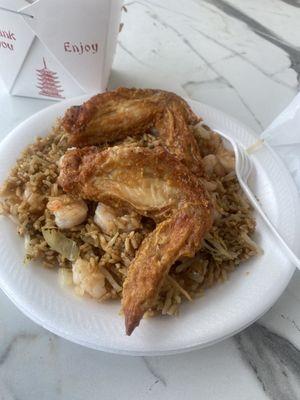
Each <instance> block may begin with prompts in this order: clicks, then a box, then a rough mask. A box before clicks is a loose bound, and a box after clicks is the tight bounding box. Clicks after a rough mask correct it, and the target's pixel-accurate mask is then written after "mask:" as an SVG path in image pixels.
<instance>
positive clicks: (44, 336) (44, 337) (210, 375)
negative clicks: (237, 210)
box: [0, 0, 300, 400]
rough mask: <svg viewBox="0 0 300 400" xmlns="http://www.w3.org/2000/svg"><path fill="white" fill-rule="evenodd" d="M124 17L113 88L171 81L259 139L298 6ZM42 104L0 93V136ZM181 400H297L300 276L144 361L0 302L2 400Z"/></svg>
mask: <svg viewBox="0 0 300 400" xmlns="http://www.w3.org/2000/svg"><path fill="white" fill-rule="evenodd" d="M127 9H128V12H127V13H126V14H124V15H123V22H124V23H125V25H124V29H123V31H122V33H121V34H120V37H119V46H118V49H117V54H116V58H115V62H114V68H113V72H112V76H111V80H110V86H111V87H115V86H117V85H126V86H163V85H165V86H166V85H169V88H170V89H171V87H170V81H171V82H174V88H175V89H176V90H177V91H183V93H184V91H186V93H187V94H188V95H189V96H191V97H192V98H195V99H198V100H201V101H203V102H206V103H208V104H211V105H213V106H216V107H218V108H220V109H222V110H224V111H226V112H228V113H230V114H232V115H234V116H236V117H237V118H238V119H240V120H241V121H243V122H245V123H246V124H248V125H249V126H251V127H252V128H254V129H255V130H256V131H257V132H259V131H261V130H262V129H263V128H264V127H266V126H267V125H268V124H269V122H271V121H272V119H273V118H274V117H275V116H276V115H277V114H278V113H279V112H280V111H281V110H282V109H283V108H284V107H285V106H286V105H287V104H288V103H289V102H290V100H291V99H292V98H293V96H294V95H295V93H296V92H297V89H298V85H299V81H300V47H299V44H300V29H299V21H300V2H299V0H263V1H262V0H251V1H250V0H227V1H224V0H210V1H209V0H194V1H192V0H186V1H180V0H160V1H159V0H141V1H130V2H129V3H128V5H127ZM166 82H167V83H166ZM175 89H174V90H175ZM49 104H50V102H48V101H38V100H33V99H26V98H16V97H15V98H12V97H10V96H9V95H8V94H7V93H5V91H4V89H3V88H2V87H1V86H0V139H1V138H3V137H4V136H5V135H6V134H7V133H8V132H9V131H10V130H11V129H12V128H13V127H14V126H16V125H17V124H18V123H19V122H21V121H22V120H24V119H25V118H26V117H27V116H30V115H31V114H33V113H34V112H36V111H37V110H39V109H41V108H44V107H46V106H47V105H49ZM0 162H1V160H0ZM1 234H2V233H1ZM183 398H184V399H200V398H201V399H208V400H219V399H220V400H221V399H222V400H226V399H228V400H229V399H230V400H235V399H236V400H246V399H247V400H248V399H249V400H253V399H255V400H264V399H276V400H293V399H299V398H300V273H298V272H297V273H295V275H294V277H293V279H292V281H291V283H290V285H289V287H288V288H287V290H286V291H285V293H284V294H283V295H282V297H281V298H280V299H279V300H278V302H277V303H276V304H275V305H274V306H273V308H272V309H271V310H270V311H269V312H268V313H267V314H266V315H265V316H264V317H263V318H261V319H260V320H259V321H258V322H257V323H255V324H254V325H252V326H251V327H250V328H248V329H246V330H245V331H244V332H242V333H240V334H239V335H237V336H235V337H234V338H231V339H228V340H226V341H224V342H222V343H219V344H217V345H214V346H213V347H210V348H207V349H203V350H199V351H194V352H192V353H188V354H181V355H177V356H167V357H153V358H149V357H141V358H134V357H125V356H116V355H110V354H105V353H101V352H97V351H93V350H89V349H85V348H83V347H80V346H78V345H75V344H72V343H69V342H67V341H65V340H63V339H60V338H59V337H57V336H55V335H52V334H51V333H49V332H47V331H45V330H44V329H42V328H40V327H39V326H37V325H35V324H34V323H32V322H31V321H30V320H28V319H27V318H26V317H25V316H23V315H22V314H21V312H20V311H18V310H17V309H16V308H15V306H14V305H13V304H12V303H11V302H10V301H9V300H8V299H7V298H6V297H5V296H4V294H2V293H0V400H36V399H38V400H62V399H64V400H68V399H72V400H79V399H80V400H81V399H88V400H93V399H102V400H106V399H109V400H110V399H158V400H159V399H164V400H167V399H172V400H175V399H183Z"/></svg>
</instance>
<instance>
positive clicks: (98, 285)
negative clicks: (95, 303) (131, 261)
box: [72, 258, 106, 300]
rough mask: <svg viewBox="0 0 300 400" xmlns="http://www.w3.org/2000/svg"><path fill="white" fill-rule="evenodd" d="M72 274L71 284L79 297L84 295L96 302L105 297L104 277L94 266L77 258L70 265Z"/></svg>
mask: <svg viewBox="0 0 300 400" xmlns="http://www.w3.org/2000/svg"><path fill="white" fill-rule="evenodd" d="M72 272H73V283H74V285H75V286H76V287H77V292H78V293H79V294H80V295H84V294H85V293H86V294H88V295H89V296H91V297H93V298H94V299H98V300H99V299H101V297H103V296H104V295H105V293H106V288H105V277H104V275H103V274H102V273H101V272H100V270H99V269H98V268H97V266H96V265H92V264H91V263H90V262H89V261H86V260H83V259H82V258H77V260H76V262H75V263H74V264H73V265H72Z"/></svg>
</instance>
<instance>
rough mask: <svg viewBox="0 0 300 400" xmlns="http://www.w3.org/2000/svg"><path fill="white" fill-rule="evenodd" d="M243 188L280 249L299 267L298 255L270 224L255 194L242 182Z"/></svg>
mask: <svg viewBox="0 0 300 400" xmlns="http://www.w3.org/2000/svg"><path fill="white" fill-rule="evenodd" d="M242 186H243V189H244V191H245V194H246V195H247V197H248V199H249V200H250V202H251V204H252V205H253V207H254V208H255V209H256V211H257V212H258V213H259V214H260V216H261V217H262V218H263V220H264V221H265V223H266V224H267V225H268V227H269V229H270V230H271V231H272V233H273V235H274V236H275V237H276V239H277V240H278V242H279V243H280V244H281V247H282V249H283V250H284V252H285V254H286V255H287V256H288V258H289V260H290V261H291V262H292V263H293V264H294V265H295V266H296V267H297V268H298V269H300V259H299V257H297V256H296V254H295V253H294V252H293V250H292V249H291V248H290V247H289V246H288V245H287V244H286V242H285V240H284V239H283V238H282V236H281V235H280V233H279V232H278V231H277V229H276V228H275V226H274V225H273V224H272V222H271V221H270V220H269V218H268V217H267V215H266V214H265V212H264V211H263V209H262V208H261V206H260V204H259V203H258V201H257V200H256V198H255V196H254V195H253V193H252V192H251V190H250V189H249V188H248V186H247V185H245V184H244V182H243V184H242Z"/></svg>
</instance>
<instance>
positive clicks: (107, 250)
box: [0, 122, 260, 315]
mask: <svg viewBox="0 0 300 400" xmlns="http://www.w3.org/2000/svg"><path fill="white" fill-rule="evenodd" d="M194 133H195V136H196V139H197V141H198V143H199V146H200V149H201V153H202V156H203V157H204V158H206V159H207V160H208V159H209V157H207V156H211V155H215V153H216V150H217V148H220V141H221V139H220V137H219V136H218V135H217V134H215V133H213V132H212V131H211V130H210V129H209V128H208V127H207V126H205V125H200V126H198V127H196V128H195V129H194ZM124 142H125V143H126V144H129V145H130V144H132V145H133V146H137V145H138V146H148V147H154V146H157V145H159V144H160V143H159V139H158V138H157V137H156V136H155V135H152V134H144V135H143V136H142V137H141V138H138V139H137V138H132V137H128V138H126V140H125V141H122V143H124ZM115 144H117V143H113V145H115ZM101 147H103V149H104V148H106V147H108V146H107V145H103V146H101ZM67 148H68V145H67V138H66V135H65V133H64V131H63V129H62V128H61V126H60V123H59V122H58V124H57V126H56V127H55V128H54V129H53V132H51V133H50V134H49V135H48V136H46V137H43V138H38V139H37V140H36V142H35V143H34V144H31V145H30V146H28V147H27V149H26V150H25V151H24V152H23V154H22V155H21V157H20V158H19V159H18V161H17V163H16V165H15V167H14V168H13V169H12V171H11V172H10V175H9V177H8V178H7V180H6V182H5V183H4V185H3V186H2V188H1V202H0V207H1V209H0V212H1V213H2V214H5V215H7V216H9V217H10V218H11V219H12V220H13V221H14V222H15V223H16V224H17V226H18V228H17V229H18V234H19V235H20V236H22V237H24V240H25V257H24V261H25V262H29V261H33V260H36V261H38V262H39V263H40V264H42V265H43V266H44V267H47V268H53V269H56V270H57V271H58V276H59V281H60V283H62V284H63V285H71V286H74V289H75V291H76V293H77V294H78V295H89V296H91V297H95V298H96V299H97V300H98V301H99V300H101V301H103V300H108V299H117V298H121V297H122V286H123V283H124V280H125V278H126V275H127V271H128V267H129V265H130V263H131V261H132V260H133V259H134V257H135V254H136V252H137V250H138V248H139V246H140V244H141V242H142V241H143V239H144V238H145V236H147V235H148V234H149V232H151V231H152V230H153V229H154V227H155V226H154V223H153V221H152V220H150V219H147V218H142V219H140V218H137V219H136V220H137V221H138V222H137V223H136V224H135V229H134V230H132V231H130V232H120V231H119V232H117V233H116V234H114V235H112V236H110V235H108V234H105V233H103V232H102V231H101V229H100V228H99V227H98V226H97V225H96V224H95V223H94V219H93V216H94V212H95V208H96V203H94V202H92V201H86V203H87V205H88V217H87V219H86V220H85V222H84V223H82V224H80V225H78V226H75V227H73V228H70V229H64V230H62V231H61V232H60V234H61V235H63V236H62V237H65V238H68V239H70V240H71V241H72V243H73V244H74V246H75V247H76V249H77V251H78V253H77V254H78V255H79V257H80V259H82V260H83V262H84V261H86V262H87V263H86V265H88V266H89V267H88V268H85V269H84V270H82V269H81V270H80V271H79V275H78V274H77V276H75V271H74V267H73V270H72V262H71V261H70V260H68V259H67V258H66V257H65V256H64V255H62V254H60V253H59V252H57V251H55V250H54V249H53V247H52V248H51V247H50V246H49V241H46V240H45V234H44V232H45V230H50V231H54V232H57V231H58V229H57V226H56V224H55V221H54V216H53V214H52V213H51V212H50V211H49V210H48V209H47V207H46V205H47V203H48V201H49V199H51V198H52V197H56V196H59V195H62V194H63V191H62V189H61V188H60V187H59V186H58V184H57V177H58V174H59V160H60V158H61V157H62V156H63V154H64V153H65V151H66V150H67ZM225 161H226V160H225ZM220 166H221V167H222V160H221V164H220ZM207 179H208V182H207V184H208V186H209V187H208V189H209V190H210V192H211V195H212V197H213V200H214V205H215V214H216V215H215V220H214V224H213V227H212V228H211V230H210V232H209V233H208V234H207V235H206V237H205V240H204V242H203V246H202V248H201V250H200V251H199V252H198V253H197V254H196V256H195V257H194V258H192V259H186V260H183V261H180V262H176V263H175V264H174V265H173V266H172V267H171V269H170V272H169V274H168V276H167V277H166V279H165V281H164V283H163V285H162V287H161V290H160V293H159V296H158V298H157V301H156V303H155V305H154V306H153V307H152V309H151V310H150V311H149V312H148V315H154V314H164V315H165V314H168V315H176V314H177V313H178V311H179V307H180V304H181V303H182V302H183V301H184V300H188V301H191V300H193V299H195V298H197V297H200V296H202V295H203V293H204V291H205V290H206V289H208V288H210V287H212V286H214V285H216V284H218V283H221V282H224V281H226V280H227V279H228V276H229V273H231V272H233V271H234V270H235V269H236V268H237V267H238V266H239V265H240V263H241V262H243V261H245V260H247V259H249V258H250V257H253V256H254V255H256V254H258V253H259V252H260V249H259V247H258V246H257V244H256V243H255V242H254V241H253V239H252V238H251V236H252V235H253V233H254V231H255V220H254V218H253V215H252V209H251V207H250V205H249V203H248V201H247V199H246V198H245V196H244V194H243V192H242V190H241V188H240V186H239V183H238V181H237V179H236V176H235V173H234V170H232V171H230V172H227V173H225V174H224V173H222V174H220V173H218V171H217V170H216V169H215V170H211V171H208V172H207ZM124 218H135V215H134V213H133V214H131V215H130V216H125V217H124ZM125 222H126V221H125ZM77 272H78V271H77ZM78 276H79V280H78ZM99 276H101V277H103V280H101V284H102V286H103V288H104V290H103V291H102V292H101V293H102V294H101V298H100V299H99V296H98V295H97V296H94V295H93V294H94V293H95V292H94V291H93V290H94V287H96V286H95V285H96V284H97V283H99V282H100V281H99ZM80 280H81V282H80ZM82 282H84V285H82ZM89 285H90V286H91V290H89V288H88V289H87V286H89Z"/></svg>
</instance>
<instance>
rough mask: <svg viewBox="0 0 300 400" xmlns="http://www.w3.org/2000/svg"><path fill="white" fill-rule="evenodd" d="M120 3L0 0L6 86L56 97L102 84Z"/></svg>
mask: <svg viewBox="0 0 300 400" xmlns="http://www.w3.org/2000/svg"><path fill="white" fill-rule="evenodd" d="M121 8H122V1H121V0H63V1H62V0H36V1H32V0H31V1H26V0H0V78H1V79H2V80H3V82H4V84H5V86H6V87H7V89H8V91H9V92H10V93H11V94H13V95H19V96H28V97H37V98H45V99H53V100H61V99H65V98H69V97H74V96H79V95H81V94H84V93H91V92H95V91H103V90H105V89H106V85H107V81H108V77H109V73H110V69H111V65H112V61H113V56H114V52H115V48H116V43H117V36H118V32H119V24H120V16H121ZM4 9H6V10H4ZM8 10H11V11H8ZM12 11H17V13H15V12H12Z"/></svg>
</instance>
